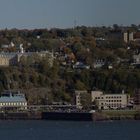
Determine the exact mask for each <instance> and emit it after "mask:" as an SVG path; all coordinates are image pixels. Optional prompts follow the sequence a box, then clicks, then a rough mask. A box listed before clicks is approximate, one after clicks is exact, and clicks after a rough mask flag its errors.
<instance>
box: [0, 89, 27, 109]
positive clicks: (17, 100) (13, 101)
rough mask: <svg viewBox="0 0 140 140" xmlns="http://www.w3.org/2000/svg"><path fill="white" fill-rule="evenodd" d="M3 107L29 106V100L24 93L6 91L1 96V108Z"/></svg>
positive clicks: (24, 107) (22, 107) (23, 107)
mask: <svg viewBox="0 0 140 140" xmlns="http://www.w3.org/2000/svg"><path fill="white" fill-rule="evenodd" d="M2 107H15V108H16V107H18V108H21V109H26V108H27V100H26V99H25V96H24V94H22V93H20V92H19V91H18V92H11V91H4V92H3V93H2V94H1V97H0V108H2Z"/></svg>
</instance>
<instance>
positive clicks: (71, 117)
mask: <svg viewBox="0 0 140 140" xmlns="http://www.w3.org/2000/svg"><path fill="white" fill-rule="evenodd" d="M0 120H52V121H54V120H60V121H93V122H97V121H101V122H103V121H114V120H117V121H119V120H140V112H138V111H135V112H132V111H130V112H128V111H127V112H125V111H121V112H120V111H101V112H95V113H89V112H87V113H82V112H46V111H44V112H41V111H40V112H26V111H25V112H2V113H0Z"/></svg>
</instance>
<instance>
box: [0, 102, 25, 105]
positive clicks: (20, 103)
mask: <svg viewBox="0 0 140 140" xmlns="http://www.w3.org/2000/svg"><path fill="white" fill-rule="evenodd" d="M26 105H27V103H23V102H17V103H0V106H26Z"/></svg>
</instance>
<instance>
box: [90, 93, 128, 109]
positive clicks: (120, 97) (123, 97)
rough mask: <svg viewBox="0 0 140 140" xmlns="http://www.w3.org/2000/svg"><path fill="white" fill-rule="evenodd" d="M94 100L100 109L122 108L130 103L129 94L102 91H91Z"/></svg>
mask: <svg viewBox="0 0 140 140" xmlns="http://www.w3.org/2000/svg"><path fill="white" fill-rule="evenodd" d="M91 98H92V102H94V103H95V104H96V105H97V107H98V109H121V108H126V107H127V104H128V96H127V94H103V92H102V91H92V92H91Z"/></svg>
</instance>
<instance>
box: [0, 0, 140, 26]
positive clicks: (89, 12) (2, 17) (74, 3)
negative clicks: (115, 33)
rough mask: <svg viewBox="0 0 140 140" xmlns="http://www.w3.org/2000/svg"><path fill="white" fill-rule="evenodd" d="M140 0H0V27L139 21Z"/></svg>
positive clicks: (126, 23)
mask: <svg viewBox="0 0 140 140" xmlns="http://www.w3.org/2000/svg"><path fill="white" fill-rule="evenodd" d="M139 6H140V0H0V29H4V28H8V29H9V28H19V29H25V28H26V29H34V28H54V27H58V28H69V27H73V26H74V24H76V25H79V26H81V25H85V26H102V25H105V26H110V25H113V24H119V25H121V24H122V25H131V24H140V8H139Z"/></svg>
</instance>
